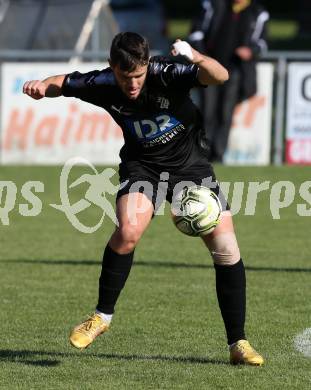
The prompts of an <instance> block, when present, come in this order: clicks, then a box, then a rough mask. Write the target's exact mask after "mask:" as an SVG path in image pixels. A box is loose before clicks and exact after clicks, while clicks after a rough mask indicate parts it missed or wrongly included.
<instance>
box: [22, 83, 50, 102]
mask: <svg viewBox="0 0 311 390" xmlns="http://www.w3.org/2000/svg"><path fill="white" fill-rule="evenodd" d="M46 88H47V87H46V85H45V84H44V83H43V82H42V81H39V80H31V81H26V83H25V84H24V86H23V93H25V94H26V95H28V96H30V97H31V98H33V99H36V100H39V99H42V98H43V97H45V92H46Z"/></svg>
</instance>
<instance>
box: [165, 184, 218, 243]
mask: <svg viewBox="0 0 311 390" xmlns="http://www.w3.org/2000/svg"><path fill="white" fill-rule="evenodd" d="M221 211H222V208H221V204H220V201H219V199H218V197H217V195H216V194H215V193H214V192H213V191H211V190H210V189H209V188H206V187H202V186H191V187H185V188H184V189H183V191H181V192H180V193H179V194H178V195H177V196H176V198H175V199H174V202H173V204H172V218H173V222H174V224H175V226H176V227H177V229H178V230H180V231H181V232H182V233H184V234H187V235H188V236H204V235H206V234H209V233H211V232H212V231H213V230H214V229H215V227H216V226H217V224H218V223H219V220H220V213H221Z"/></svg>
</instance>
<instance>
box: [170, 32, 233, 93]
mask: <svg viewBox="0 0 311 390" xmlns="http://www.w3.org/2000/svg"><path fill="white" fill-rule="evenodd" d="M171 54H172V55H174V56H176V55H178V54H180V55H183V56H184V57H186V58H187V59H188V61H190V62H192V63H193V64H196V65H197V66H198V67H199V73H198V80H199V82H200V83H201V84H202V85H216V84H223V83H224V82H225V81H227V80H228V79H229V73H228V71H227V69H226V68H225V67H223V66H222V65H221V64H220V63H219V62H218V61H216V60H214V59H213V58H211V57H208V56H206V55H204V54H202V53H200V52H198V51H197V50H195V49H194V48H193V47H191V46H190V45H189V43H187V42H185V41H181V40H179V39H178V40H176V42H175V43H174V44H173V46H172V50H171Z"/></svg>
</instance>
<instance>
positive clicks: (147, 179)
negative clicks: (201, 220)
mask: <svg viewBox="0 0 311 390" xmlns="http://www.w3.org/2000/svg"><path fill="white" fill-rule="evenodd" d="M192 185H201V186H203V187H207V188H209V189H210V190H211V191H213V192H214V193H215V194H216V195H217V196H218V198H219V200H220V203H221V206H222V210H223V211H224V210H230V206H229V204H228V202H227V200H226V199H225V196H224V195H223V193H222V191H221V189H220V187H219V183H218V181H217V180H216V176H215V173H214V170H213V167H212V166H211V165H210V164H209V163H205V164H204V165H199V166H192V167H189V168H187V169H181V170H179V171H175V172H173V173H172V172H171V173H170V172H166V171H163V172H161V173H159V172H158V171H155V170H154V169H152V168H149V167H142V166H138V165H137V166H135V167H132V168H131V169H127V170H126V172H124V170H122V169H120V188H119V191H118V193H117V200H118V199H119V198H120V197H121V196H122V195H126V194H129V193H135V192H140V193H143V194H145V195H146V196H147V198H148V199H149V200H150V201H151V202H152V204H153V207H154V209H155V211H156V210H158V208H159V207H160V206H161V204H162V203H163V202H164V201H165V200H167V201H168V202H169V203H172V201H173V200H174V198H175V196H177V194H178V193H179V192H180V191H182V190H183V188H184V187H186V186H187V187H190V186H192Z"/></svg>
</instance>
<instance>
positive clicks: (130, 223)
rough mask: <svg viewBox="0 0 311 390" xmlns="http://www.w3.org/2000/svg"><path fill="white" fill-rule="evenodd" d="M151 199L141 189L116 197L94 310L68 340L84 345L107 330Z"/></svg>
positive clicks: (146, 221)
mask: <svg viewBox="0 0 311 390" xmlns="http://www.w3.org/2000/svg"><path fill="white" fill-rule="evenodd" d="M153 210H154V207H153V203H152V201H151V200H150V199H149V198H148V197H147V196H146V195H144V194H142V193H129V194H124V195H122V196H121V197H119V198H118V200H117V219H118V226H117V227H116V229H115V231H114V233H113V234H112V236H111V238H110V240H109V242H108V244H107V246H106V248H105V251H104V256H103V261H102V270H101V275H100V278H99V297H98V304H97V307H96V313H95V314H94V315H92V316H91V317H90V318H89V319H88V320H86V321H85V322H83V323H82V324H80V325H78V326H77V327H76V328H74V330H73V331H72V333H71V335H70V342H71V344H72V345H73V346H74V347H76V348H79V349H83V348H86V347H87V346H88V345H90V344H91V343H92V342H93V341H94V339H95V338H96V337H97V336H99V335H100V334H102V333H103V332H105V331H107V330H108V328H109V325H110V321H111V318H112V314H113V313H114V307H115V305H116V302H117V300H118V297H119V295H120V293H121V291H122V289H123V287H124V285H125V282H126V280H127V278H128V275H129V273H130V270H131V267H132V263H133V256H134V249H135V247H136V245H137V243H138V241H139V239H140V238H141V236H142V234H143V232H144V231H145V229H146V228H147V226H148V224H149V222H150V220H151V218H152V215H153Z"/></svg>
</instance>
